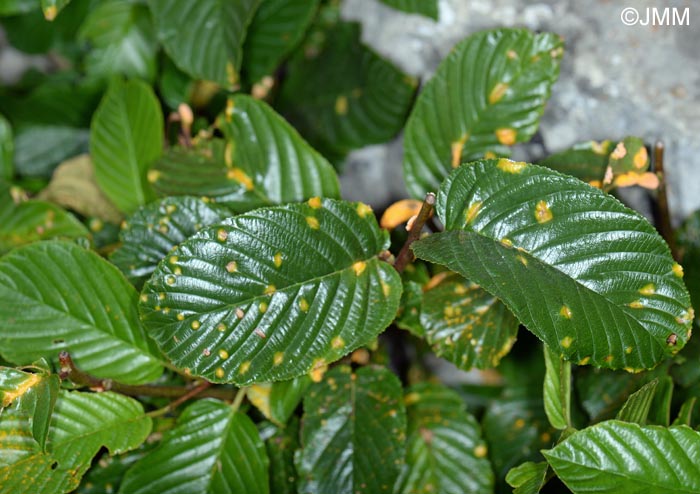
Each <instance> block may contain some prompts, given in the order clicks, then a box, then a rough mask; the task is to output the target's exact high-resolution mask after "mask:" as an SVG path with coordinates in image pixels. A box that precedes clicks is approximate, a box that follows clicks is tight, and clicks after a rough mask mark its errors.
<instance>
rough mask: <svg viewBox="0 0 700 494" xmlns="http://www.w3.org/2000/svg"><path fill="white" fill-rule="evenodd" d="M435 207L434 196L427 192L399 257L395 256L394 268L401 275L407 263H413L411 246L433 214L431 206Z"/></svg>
mask: <svg viewBox="0 0 700 494" xmlns="http://www.w3.org/2000/svg"><path fill="white" fill-rule="evenodd" d="M434 205H435V194H433V193H432V192H428V193H427V194H426V195H425V199H424V200H423V205H422V206H421V208H420V211H419V212H418V215H417V216H416V219H415V221H414V222H413V224H411V227H410V230H409V232H408V238H407V239H406V242H405V243H404V244H403V247H401V251H400V252H399V255H398V256H396V262H394V268H396V271H398V272H399V273H402V272H403V270H404V269H406V266H407V265H408V263H409V262H411V261H413V259H414V258H413V252H412V251H411V244H412V243H413V242H415V241H416V240H418V238H419V237H420V233H421V231H422V230H423V227H424V226H425V223H426V222H427V221H428V220H429V219H430V217H431V216H432V214H433V206H434Z"/></svg>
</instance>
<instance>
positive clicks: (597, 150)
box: [538, 141, 613, 187]
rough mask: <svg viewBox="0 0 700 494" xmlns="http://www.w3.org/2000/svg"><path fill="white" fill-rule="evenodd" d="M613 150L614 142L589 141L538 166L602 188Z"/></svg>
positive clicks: (550, 157)
mask: <svg viewBox="0 0 700 494" xmlns="http://www.w3.org/2000/svg"><path fill="white" fill-rule="evenodd" d="M612 150H613V142H612V141H600V142H596V141H588V142H582V143H580V144H576V145H574V146H572V147H571V148H569V149H566V150H564V151H560V152H558V153H554V154H552V155H550V156H548V157H547V158H545V159H543V160H542V161H540V162H539V163H538V164H540V165H542V166H546V167H547V168H551V169H552V170H556V171H558V172H561V173H565V174H567V175H573V176H574V177H576V178H578V179H579V180H583V181H584V182H588V183H589V184H591V185H594V186H598V187H600V186H602V184H603V178H604V176H605V169H606V168H607V166H608V157H609V156H610V153H611V152H612Z"/></svg>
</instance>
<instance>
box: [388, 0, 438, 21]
mask: <svg viewBox="0 0 700 494" xmlns="http://www.w3.org/2000/svg"><path fill="white" fill-rule="evenodd" d="M380 2H382V3H384V4H386V5H388V6H389V7H392V8H395V9H397V10H401V11H403V12H407V13H409V14H421V15H424V16H426V17H430V18H431V19H435V20H437V18H438V2H437V0H380Z"/></svg>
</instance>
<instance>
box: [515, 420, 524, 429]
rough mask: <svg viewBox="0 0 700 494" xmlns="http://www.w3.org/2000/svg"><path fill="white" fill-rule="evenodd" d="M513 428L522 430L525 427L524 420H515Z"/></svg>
mask: <svg viewBox="0 0 700 494" xmlns="http://www.w3.org/2000/svg"><path fill="white" fill-rule="evenodd" d="M513 426H515V428H516V429H522V428H523V427H525V420H524V419H517V420H516V421H515V422H514V423H513Z"/></svg>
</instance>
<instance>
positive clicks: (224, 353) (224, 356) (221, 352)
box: [219, 348, 228, 360]
mask: <svg viewBox="0 0 700 494" xmlns="http://www.w3.org/2000/svg"><path fill="white" fill-rule="evenodd" d="M219 357H221V358H222V359H223V360H226V359H227V358H228V352H227V351H226V350H224V349H223V348H222V349H221V350H219Z"/></svg>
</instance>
